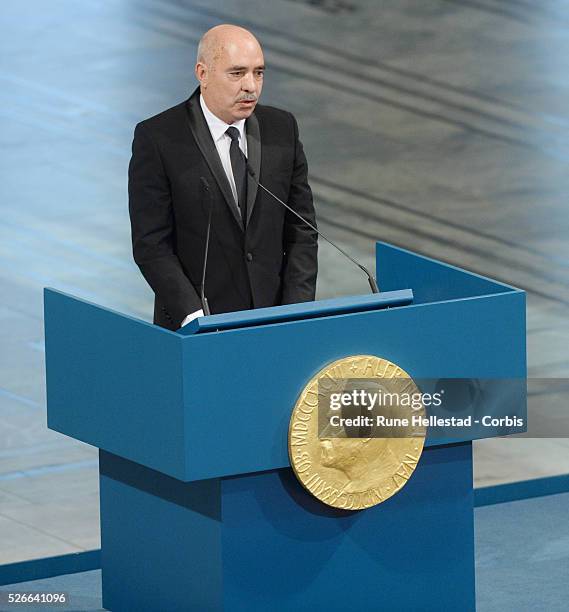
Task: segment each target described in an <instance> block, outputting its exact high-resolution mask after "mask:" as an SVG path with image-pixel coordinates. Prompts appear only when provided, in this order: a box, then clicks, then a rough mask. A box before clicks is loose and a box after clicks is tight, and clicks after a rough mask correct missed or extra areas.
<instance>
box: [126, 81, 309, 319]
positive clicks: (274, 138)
mask: <svg viewBox="0 0 569 612" xmlns="http://www.w3.org/2000/svg"><path fill="white" fill-rule="evenodd" d="M245 125H246V133H247V152H248V158H249V164H250V165H251V167H252V168H253V170H254V171H255V173H256V175H257V176H258V177H259V180H260V182H261V183H262V184H263V185H265V186H266V187H267V188H268V189H270V190H271V191H272V192H273V193H275V194H276V195H277V196H278V197H279V198H281V199H282V200H284V201H285V202H287V204H289V205H290V206H291V207H292V208H294V210H296V211H297V212H298V213H300V214H301V215H303V216H304V217H305V218H306V219H308V220H309V221H310V222H311V223H312V224H314V225H315V215H314V206H313V202H312V193H311V190H310V187H309V185H308V182H307V171H308V169H307V163H306V158H305V155H304V152H303V148H302V144H301V142H300V140H299V138H298V126H297V124H296V120H295V119H294V117H293V116H292V115H291V114H290V113H288V112H286V111H283V110H279V109H277V108H273V107H270V106H261V105H257V107H256V108H255V112H254V113H253V114H252V115H251V116H250V117H249V118H248V119H247V121H246V124H245ZM200 177H205V178H206V179H207V181H208V183H209V185H210V188H211V190H212V192H213V211H212V225H211V237H210V245H209V256H208V264H207V276H206V281H205V294H206V296H207V298H208V301H209V305H210V308H211V312H212V313H220V312H228V311H233V310H244V309H248V308H259V307H263V306H275V305H278V304H289V303H294V302H303V301H309V300H313V299H314V295H315V287H316V273H317V235H316V233H315V232H314V231H312V230H311V229H310V228H308V227H307V226H306V225H304V224H302V222H301V221H300V220H299V219H298V218H297V217H295V216H294V215H293V214H291V213H290V212H288V211H286V209H284V207H282V206H281V205H280V204H278V203H277V202H275V201H274V200H273V199H272V198H271V197H270V196H269V195H268V194H267V193H266V192H265V191H263V190H262V189H260V188H258V186H257V184H256V183H255V181H254V180H253V178H252V177H250V176H249V177H248V184H247V222H246V224H244V223H243V221H242V220H241V217H240V214H239V211H238V208H237V205H236V203H235V200H234V198H233V195H232V192H231V188H230V185H229V181H228V180H227V176H226V175H225V172H224V170H223V167H222V165H221V160H220V158H219V155H218V153H217V149H216V147H215V144H214V142H213V139H212V137H211V134H210V131H209V128H208V125H207V123H206V120H205V117H204V116H203V112H202V110H201V107H200V103H199V90H196V91H195V92H194V93H193V94H192V96H191V97H190V99H189V100H187V101H186V102H183V103H182V104H178V105H177V106H174V107H173V108H170V109H168V110H166V111H164V112H163V113H160V114H159V115H156V116H155V117H151V118H150V119H147V120H145V121H142V122H141V123H139V124H138V125H137V126H136V129H135V132H134V142H133V145H132V159H131V162H130V166H129V212H130V219H131V227H132V243H133V254H134V259H135V261H136V263H137V264H138V266H139V267H140V270H141V272H142V274H143V275H144V277H145V279H146V280H147V282H148V283H149V285H150V286H151V287H152V289H153V290H154V293H155V309H154V322H155V323H156V324H158V325H161V326H162V327H167V328H168V329H177V328H178V327H179V326H180V324H181V322H182V321H183V319H184V318H185V317H186V315H188V314H189V313H191V312H194V311H196V310H199V309H200V308H201V307H202V305H201V300H200V297H199V296H200V289H201V278H202V267H203V260H204V249H205V236H206V229H207V220H208V211H209V199H208V196H207V194H206V193H205V192H204V189H203V186H202V184H201V181H200Z"/></svg>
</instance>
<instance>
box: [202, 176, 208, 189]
mask: <svg viewBox="0 0 569 612" xmlns="http://www.w3.org/2000/svg"><path fill="white" fill-rule="evenodd" d="M200 183H201V184H202V187H203V188H204V189H205V190H206V191H209V183H208V182H207V179H206V178H205V176H200Z"/></svg>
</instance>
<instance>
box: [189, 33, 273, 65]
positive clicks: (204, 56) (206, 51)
mask: <svg viewBox="0 0 569 612" xmlns="http://www.w3.org/2000/svg"><path fill="white" fill-rule="evenodd" d="M246 44H250V45H253V46H256V47H258V48H259V49H261V45H260V44H259V41H258V40H257V39H256V38H255V37H254V36H253V34H251V32H249V30H246V29H245V28H241V27H239V26H236V25H231V24H228V23H224V24H222V25H218V26H215V27H213V28H211V29H210V30H208V31H207V32H206V33H205V34H204V35H203V36H202V37H201V39H200V42H199V44H198V56H197V59H196V62H197V63H199V62H203V63H205V64H207V65H210V66H212V65H213V64H214V63H215V61H216V60H218V59H219V58H220V57H221V55H222V52H223V49H224V48H225V46H227V45H246Z"/></svg>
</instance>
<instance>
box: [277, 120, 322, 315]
mask: <svg viewBox="0 0 569 612" xmlns="http://www.w3.org/2000/svg"><path fill="white" fill-rule="evenodd" d="M291 117H292V115H291ZM292 122H293V129H294V147H295V153H294V169H293V173H292V179H291V186H290V191H289V197H288V202H287V203H288V205H289V206H290V207H291V208H293V209H294V210H296V211H297V212H298V213H299V214H300V215H302V216H303V217H304V218H305V219H307V220H308V221H310V223H311V224H312V225H314V227H316V215H315V212H314V203H313V201H312V191H311V189H310V186H309V185H308V164H307V162H306V156H305V155H304V149H303V147H302V143H301V142H300V140H299V137H298V125H297V123H296V119H295V118H294V117H292ZM283 249H284V265H283V273H282V303H283V304H294V303H296V302H309V301H311V300H313V299H314V296H315V294H316V275H317V272H318V234H317V233H316V232H315V231H313V230H312V229H310V228H309V227H308V226H307V225H306V224H305V223H303V222H302V221H301V220H300V219H299V218H298V217H296V216H295V215H293V214H292V213H291V212H290V211H287V213H286V215H285V226H284V243H283Z"/></svg>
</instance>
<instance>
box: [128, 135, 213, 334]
mask: <svg viewBox="0 0 569 612" xmlns="http://www.w3.org/2000/svg"><path fill="white" fill-rule="evenodd" d="M128 200H129V214H130V224H131V230H132V250H133V255H134V261H135V262H136V264H137V265H138V267H139V268H140V271H141V272H142V274H143V276H144V278H145V279H146V281H147V282H148V284H149V285H150V287H151V288H152V290H153V291H154V294H155V296H156V299H157V301H159V302H160V303H161V304H162V305H163V307H164V308H165V314H167V315H168V316H170V317H171V318H172V321H173V322H174V323H175V324H178V325H179V324H181V322H182V320H183V319H184V317H186V315H187V314H188V313H190V312H194V311H196V310H198V309H200V308H201V300H200V298H199V296H198V293H197V291H196V289H195V287H194V286H193V285H192V283H191V282H190V280H189V278H188V277H187V276H186V274H185V273H184V270H183V268H182V265H181V263H180V260H179V259H178V256H177V255H176V253H175V250H174V215H173V211H172V195H171V190H170V182H169V180H168V176H167V174H166V171H165V169H164V165H163V163H162V159H161V157H160V153H159V151H158V148H157V146H156V144H155V143H154V142H153V140H152V139H151V137H150V135H149V134H148V130H147V128H146V127H145V126H144V124H143V123H139V124H138V125H137V126H136V128H135V131H134V141H133V143H132V158H131V160H130V165H129V170H128Z"/></svg>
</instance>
